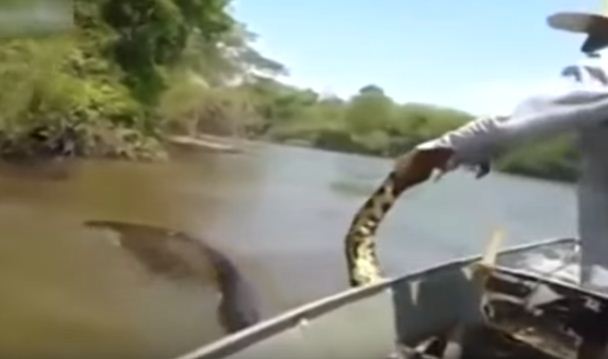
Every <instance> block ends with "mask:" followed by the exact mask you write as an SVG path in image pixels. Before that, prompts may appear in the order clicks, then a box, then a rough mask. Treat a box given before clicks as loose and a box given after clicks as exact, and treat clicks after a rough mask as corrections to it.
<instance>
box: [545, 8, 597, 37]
mask: <svg viewBox="0 0 608 359" xmlns="http://www.w3.org/2000/svg"><path fill="white" fill-rule="evenodd" d="M547 23H548V24H549V26H551V27H552V28H554V29H558V30H564V31H569V32H576V33H584V34H589V35H593V34H595V33H597V32H598V31H602V30H603V31H605V30H607V29H608V17H606V16H602V15H597V14H586V13H576V12H560V13H557V14H554V15H551V16H549V17H548V18H547Z"/></svg>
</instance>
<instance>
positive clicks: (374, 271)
mask: <svg viewBox="0 0 608 359" xmlns="http://www.w3.org/2000/svg"><path fill="white" fill-rule="evenodd" d="M396 178H397V174H396V172H394V171H393V172H391V173H390V174H389V175H388V177H387V178H386V179H385V180H384V182H382V184H381V185H380V187H378V189H377V190H376V191H375V192H374V193H373V194H372V195H371V197H369V198H368V200H367V201H365V203H364V204H363V206H362V207H361V208H360V209H359V211H358V212H357V213H356V214H355V216H354V218H353V221H352V223H351V226H350V228H349V231H348V234H347V235H346V239H345V242H346V243H345V248H346V262H347V269H348V277H349V283H350V285H351V286H352V287H357V286H363V285H368V284H372V283H374V282H377V281H378V280H380V279H381V278H382V271H381V269H380V263H379V261H378V254H377V253H376V242H375V236H376V232H377V230H378V226H379V224H380V222H381V221H382V219H383V218H384V217H385V216H386V213H387V212H388V211H389V210H390V209H391V208H392V207H393V205H394V203H395V201H396V200H397V197H398V196H399V194H400V193H401V190H402V189H400V188H398V186H396Z"/></svg>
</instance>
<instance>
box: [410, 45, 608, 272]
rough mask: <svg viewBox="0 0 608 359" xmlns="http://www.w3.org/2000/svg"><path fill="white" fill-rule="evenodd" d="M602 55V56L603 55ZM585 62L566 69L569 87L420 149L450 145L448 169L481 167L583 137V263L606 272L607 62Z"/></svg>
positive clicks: (580, 197)
mask: <svg viewBox="0 0 608 359" xmlns="http://www.w3.org/2000/svg"><path fill="white" fill-rule="evenodd" d="M602 55H603V54H602ZM607 59H608V57H607V58H604V57H599V58H585V59H583V60H581V61H580V62H579V63H577V64H575V65H572V66H568V67H566V68H564V69H563V71H562V76H563V77H564V78H565V79H568V86H564V87H563V88H556V89H555V91H554V92H553V93H546V94H540V95H536V96H531V97H528V98H527V99H525V100H524V101H522V102H521V103H520V104H519V105H518V106H516V108H515V110H514V111H513V113H512V114H511V115H510V116H508V117H491V116H488V117H481V118H478V119H476V120H474V121H471V122H470V123H468V124H466V125H464V126H462V127H460V128H458V129H456V130H454V131H450V132H448V133H446V134H445V135H443V136H441V137H439V138H437V139H434V140H431V141H428V142H425V143H422V144H420V145H419V146H418V148H419V149H426V148H436V147H447V148H450V149H452V150H454V156H453V158H452V159H451V161H450V165H449V166H448V168H447V170H450V169H453V168H455V167H458V166H460V165H465V166H477V165H479V164H481V163H484V162H489V161H490V160H491V159H492V158H493V157H495V156H496V155H497V154H499V153H502V152H504V151H508V150H509V149H512V148H515V147H517V146H518V145H520V144H522V143H529V142H533V141H534V142H536V141H541V140H543V139H547V138H550V137H552V136H554V135H557V134H561V133H565V132H575V133H577V134H578V135H579V139H580V149H581V154H582V160H583V164H582V174H581V180H580V184H579V190H578V200H579V234H580V236H581V239H582V241H583V250H582V253H583V261H584V263H586V265H592V264H600V265H602V266H604V267H606V268H608V61H607Z"/></svg>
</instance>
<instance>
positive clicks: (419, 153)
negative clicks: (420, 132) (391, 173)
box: [395, 148, 454, 192]
mask: <svg viewBox="0 0 608 359" xmlns="http://www.w3.org/2000/svg"><path fill="white" fill-rule="evenodd" d="M453 153H454V152H453V150H451V149H449V148H436V149H429V150H419V149H414V150H412V151H410V152H408V153H406V154H405V155H403V156H401V157H399V158H398V159H397V161H396V165H395V175H396V180H395V186H396V187H397V188H396V190H397V191H398V192H401V191H403V190H405V189H406V188H408V187H411V186H413V185H415V184H417V183H420V182H423V181H426V180H427V179H428V178H429V177H430V176H431V174H432V173H433V170H434V169H435V168H440V169H445V167H446V165H447V163H448V160H449V159H450V158H451V157H452V154H453Z"/></svg>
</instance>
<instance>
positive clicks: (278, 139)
mask: <svg viewBox="0 0 608 359" xmlns="http://www.w3.org/2000/svg"><path fill="white" fill-rule="evenodd" d="M374 137H375V138H374ZM430 138H431V137H430V136H429V137H426V138H422V137H421V136H415V135H414V136H409V137H408V136H393V137H391V136H382V135H378V134H375V135H374V134H372V135H371V136H368V137H357V136H353V135H351V134H349V133H348V132H346V131H340V130H335V129H334V130H326V129H318V130H312V129H309V130H308V131H305V132H298V131H294V132H290V133H288V132H282V133H280V135H272V134H271V135H270V136H267V137H266V138H265V139H264V140H266V141H270V142H274V143H280V144H285V145H293V146H301V147H309V148H317V149H322V150H328V151H335V152H342V153H357V154H364V155H368V156H374V157H383V158H396V157H398V156H399V155H402V154H404V153H405V152H407V151H409V150H410V149H412V148H414V147H415V146H416V145H417V144H419V143H421V142H423V141H426V140H428V139H430ZM578 160H579V157H578V154H577V152H576V150H575V147H574V145H573V143H572V141H571V139H570V138H565V137H563V138H558V139H555V140H552V141H548V142H546V143H539V144H533V145H529V146H526V147H522V148H519V149H516V150H514V151H512V152H510V153H508V154H506V155H504V156H502V157H500V158H498V159H497V160H496V161H495V163H494V169H493V170H494V171H499V172H503V173H508V174H513V175H519V176H524V177H531V178H537V179H544V180H551V181H557V182H565V183H573V182H575V181H576V180H577V178H578V170H579V169H578Z"/></svg>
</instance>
